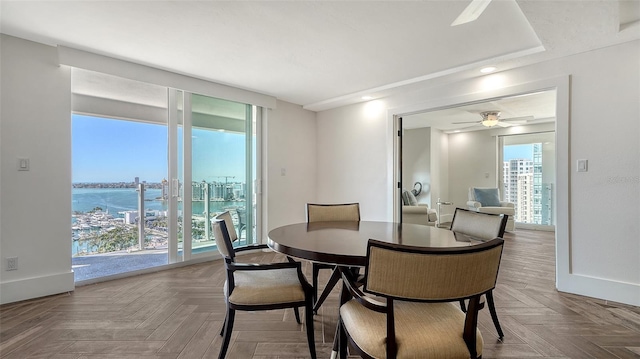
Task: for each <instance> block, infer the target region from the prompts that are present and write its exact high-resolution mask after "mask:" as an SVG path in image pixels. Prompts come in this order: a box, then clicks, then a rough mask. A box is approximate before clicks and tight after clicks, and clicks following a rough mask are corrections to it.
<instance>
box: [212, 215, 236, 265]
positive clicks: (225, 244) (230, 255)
mask: <svg viewBox="0 0 640 359" xmlns="http://www.w3.org/2000/svg"><path fill="white" fill-rule="evenodd" d="M228 228H229V227H228V226H227V221H226V220H225V219H223V218H216V220H215V221H214V222H213V235H214V237H215V239H216V247H217V248H218V252H220V254H222V256H223V257H225V258H226V259H228V260H230V261H233V260H234V258H235V256H236V252H235V250H234V249H233V241H232V240H231V237H230V236H229V230H228ZM231 228H233V223H232V224H231Z"/></svg>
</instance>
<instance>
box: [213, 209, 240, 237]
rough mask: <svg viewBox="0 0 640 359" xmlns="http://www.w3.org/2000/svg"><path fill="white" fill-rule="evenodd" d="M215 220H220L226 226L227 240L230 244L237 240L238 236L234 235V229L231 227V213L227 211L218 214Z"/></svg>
mask: <svg viewBox="0 0 640 359" xmlns="http://www.w3.org/2000/svg"><path fill="white" fill-rule="evenodd" d="M215 219H222V220H224V221H225V222H226V224H227V230H228V231H229V238H231V242H234V241H237V240H238V234H237V233H236V227H234V226H233V219H231V213H230V212H229V211H225V212H222V213H220V214H218V215H217V216H216V217H215Z"/></svg>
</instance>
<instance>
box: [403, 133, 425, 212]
mask: <svg viewBox="0 0 640 359" xmlns="http://www.w3.org/2000/svg"><path fill="white" fill-rule="evenodd" d="M402 167H403V168H402V184H403V187H404V188H405V189H406V190H409V191H410V190H412V189H413V184H414V183H416V182H420V183H421V184H422V187H423V188H422V191H421V192H420V194H419V195H418V196H417V197H416V199H417V200H418V203H426V204H428V205H429V206H431V191H430V188H431V182H432V181H431V128H429V127H423V128H416V129H410V130H409V129H408V130H404V135H403V136H402Z"/></svg>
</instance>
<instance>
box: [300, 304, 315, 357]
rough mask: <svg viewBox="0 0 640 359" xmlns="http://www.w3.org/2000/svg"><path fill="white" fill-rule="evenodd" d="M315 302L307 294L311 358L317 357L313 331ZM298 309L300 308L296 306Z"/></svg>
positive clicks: (306, 306)
mask: <svg viewBox="0 0 640 359" xmlns="http://www.w3.org/2000/svg"><path fill="white" fill-rule="evenodd" d="M312 308H313V302H312V301H311V298H309V296H307V300H306V305H305V308H304V314H305V321H306V322H307V323H306V325H307V341H308V342H309V353H310V354H311V359H316V340H315V335H314V332H313V309H312ZM295 309H296V310H298V308H295Z"/></svg>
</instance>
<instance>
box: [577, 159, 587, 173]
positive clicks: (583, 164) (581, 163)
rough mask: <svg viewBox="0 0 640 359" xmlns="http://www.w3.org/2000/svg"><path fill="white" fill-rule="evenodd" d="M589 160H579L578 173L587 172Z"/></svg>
mask: <svg viewBox="0 0 640 359" xmlns="http://www.w3.org/2000/svg"><path fill="white" fill-rule="evenodd" d="M587 162H588V161H587V160H578V172H587V164H588V163H587Z"/></svg>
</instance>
